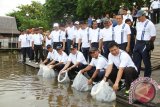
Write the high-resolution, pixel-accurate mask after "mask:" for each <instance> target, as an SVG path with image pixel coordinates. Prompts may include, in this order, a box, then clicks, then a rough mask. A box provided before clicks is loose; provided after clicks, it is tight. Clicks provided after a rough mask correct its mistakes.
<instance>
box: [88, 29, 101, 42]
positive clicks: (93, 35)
mask: <svg viewBox="0 0 160 107" xmlns="http://www.w3.org/2000/svg"><path fill="white" fill-rule="evenodd" d="M100 32H101V29H100V28H97V29H91V31H90V40H91V43H93V42H99V40H100V39H102V36H100Z"/></svg>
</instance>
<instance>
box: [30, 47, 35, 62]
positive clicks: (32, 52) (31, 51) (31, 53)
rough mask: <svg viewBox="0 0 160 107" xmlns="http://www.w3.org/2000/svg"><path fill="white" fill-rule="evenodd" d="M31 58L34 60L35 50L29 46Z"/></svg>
mask: <svg viewBox="0 0 160 107" xmlns="http://www.w3.org/2000/svg"><path fill="white" fill-rule="evenodd" d="M29 60H34V50H33V49H32V47H29Z"/></svg>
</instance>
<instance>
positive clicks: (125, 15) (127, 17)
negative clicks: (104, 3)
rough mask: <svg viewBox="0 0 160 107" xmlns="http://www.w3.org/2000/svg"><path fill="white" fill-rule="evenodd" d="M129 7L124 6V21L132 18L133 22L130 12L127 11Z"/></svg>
mask: <svg viewBox="0 0 160 107" xmlns="http://www.w3.org/2000/svg"><path fill="white" fill-rule="evenodd" d="M127 11H128V9H127V8H123V23H125V20H126V19H130V20H131V22H133V18H132V16H131V15H130V14H128V13H127Z"/></svg>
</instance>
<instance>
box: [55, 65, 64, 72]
mask: <svg viewBox="0 0 160 107" xmlns="http://www.w3.org/2000/svg"><path fill="white" fill-rule="evenodd" d="M64 66H65V64H60V65H57V66H55V67H54V70H55V71H57V72H60V71H61V70H62V69H63V67H64Z"/></svg>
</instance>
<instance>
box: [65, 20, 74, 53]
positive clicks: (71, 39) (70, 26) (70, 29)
mask: <svg viewBox="0 0 160 107" xmlns="http://www.w3.org/2000/svg"><path fill="white" fill-rule="evenodd" d="M67 24H68V27H67V28H66V33H67V37H66V39H67V40H66V53H67V54H69V53H70V47H71V45H73V44H74V42H75V41H74V37H75V35H74V32H75V26H73V22H72V21H68V23H67Z"/></svg>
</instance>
